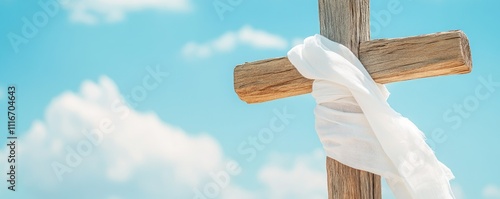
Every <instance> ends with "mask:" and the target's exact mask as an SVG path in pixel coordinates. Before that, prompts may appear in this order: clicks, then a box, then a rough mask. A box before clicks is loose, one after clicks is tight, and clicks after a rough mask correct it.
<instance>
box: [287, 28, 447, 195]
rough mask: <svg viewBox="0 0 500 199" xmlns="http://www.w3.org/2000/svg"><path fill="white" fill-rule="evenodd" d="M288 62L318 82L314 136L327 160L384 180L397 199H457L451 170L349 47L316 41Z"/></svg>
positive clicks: (308, 42) (308, 40) (290, 56)
mask: <svg viewBox="0 0 500 199" xmlns="http://www.w3.org/2000/svg"><path fill="white" fill-rule="evenodd" d="M288 59H289V60H290V61H291V63H292V64H293V65H294V66H295V67H296V68H297V70H298V71H299V72H300V73H301V74H302V75H303V76H304V77H306V78H309V79H313V80H314V83H313V91H312V95H313V97H314V98H315V100H316V103H317V106H316V108H315V116H316V131H317V134H318V136H319V138H320V140H321V143H322V144H323V147H324V149H325V152H326V154H327V156H329V157H331V158H333V159H336V160H337V161H339V162H341V163H343V164H345V165H348V166H350V167H353V168H356V169H361V170H365V171H369V172H372V173H375V174H378V175H381V176H382V177H384V178H386V180H387V182H388V184H389V186H390V187H391V190H392V191H393V193H394V195H395V196H396V197H397V198H398V199H431V198H439V199H452V198H454V196H453V193H452V191H451V188H450V184H449V180H451V179H453V178H454V177H453V174H452V172H451V171H450V169H448V168H447V167H446V166H445V165H444V164H442V163H441V162H440V161H439V160H438V159H437V158H436V156H435V155H434V152H433V151H432V149H431V148H430V147H429V146H428V145H427V144H426V143H425V137H424V134H423V133H422V131H420V130H419V129H418V128H417V127H416V126H415V125H414V124H413V123H412V122H411V121H410V120H408V119H407V118H405V117H403V116H401V115H400V114H399V113H397V112H396V111H394V110H393V109H392V108H391V107H390V106H389V104H388V103H387V98H388V96H389V92H388V91H387V89H386V88H385V86H383V85H381V84H377V83H376V82H375V81H373V79H372V78H371V76H370V75H369V74H368V72H367V71H366V69H365V68H364V66H363V65H362V64H361V62H360V61H359V59H358V58H357V57H356V56H355V55H354V54H353V53H352V52H351V51H350V50H349V49H348V48H347V47H345V46H343V45H341V44H339V43H336V42H333V41H330V40H328V39H327V38H325V37H323V36H321V35H314V36H311V37H308V38H306V39H305V40H304V43H303V44H300V45H297V46H295V47H294V48H292V49H291V50H290V51H289V52H288Z"/></svg>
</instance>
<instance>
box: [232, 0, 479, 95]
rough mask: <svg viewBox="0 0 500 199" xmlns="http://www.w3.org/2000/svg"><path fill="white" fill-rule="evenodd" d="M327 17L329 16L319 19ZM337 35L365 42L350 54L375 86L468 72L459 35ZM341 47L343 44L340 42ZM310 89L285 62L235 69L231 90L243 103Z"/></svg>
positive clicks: (466, 52)
mask: <svg viewBox="0 0 500 199" xmlns="http://www.w3.org/2000/svg"><path fill="white" fill-rule="evenodd" d="M342 2H343V1H342ZM345 2H349V1H345ZM359 3H361V2H359ZM325 12H327V11H321V10H320V13H325ZM336 13H337V15H338V14H339V12H336ZM325 15H328V14H323V16H325ZM329 15H332V14H331V13H330V14H329ZM342 20H346V21H351V20H352V19H342ZM363 20H366V19H363ZM355 21H362V20H355ZM345 23H359V22H345ZM338 24H339V22H335V23H331V25H328V24H327V23H326V22H325V23H323V22H322V24H321V27H322V29H323V28H325V29H327V30H329V29H328V28H332V27H343V26H342V25H340V26H339V25H338ZM340 24H342V23H340ZM340 29H341V28H340ZM361 29H362V28H361ZM332 30H333V29H332ZM339 31H340V33H339V35H347V36H348V37H352V38H363V39H362V41H363V42H361V43H360V44H359V51H358V50H353V52H359V58H360V60H361V62H362V63H363V65H364V66H365V67H366V69H367V70H368V72H369V73H370V75H371V76H372V78H373V79H374V80H375V81H376V82H378V83H383V84H386V83H391V82H398V81H404V80H410V79H417V78H425V77H434V76H442V75H451V74H464V73H469V72H470V71H471V69H472V61H471V53H470V47H469V42H468V39H467V36H466V35H465V34H464V33H463V32H462V31H449V32H442V33H435V34H429V35H421V36H415V37H407V38H396V39H379V40H372V41H365V40H366V38H369V36H367V33H364V34H361V35H358V36H355V35H357V34H360V33H355V32H353V30H350V29H341V30H339ZM322 35H324V34H323V32H322ZM324 36H325V35H324ZM340 37H341V36H339V39H340ZM335 39H336V38H334V39H332V40H334V41H335ZM342 42H346V41H341V42H339V43H342ZM346 46H348V47H350V48H356V47H357V46H358V45H356V43H355V42H354V43H352V42H350V43H349V44H348V45H346ZM311 85H312V81H311V80H309V79H306V78H304V77H302V75H300V73H299V72H298V71H297V70H296V69H295V67H294V66H293V65H292V64H291V63H290V61H288V59H287V58H286V57H281V58H274V59H267V60H263V61H256V62H250V63H245V64H242V65H239V66H237V67H236V68H235V69H234V88H235V90H236V93H237V94H238V96H239V97H240V98H241V99H242V100H243V101H245V102H247V103H259V102H265V101H270V100H274V99H280V98H284V97H290V96H295V95H300V94H306V93H309V92H311Z"/></svg>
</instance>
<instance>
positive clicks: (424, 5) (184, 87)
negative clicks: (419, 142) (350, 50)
mask: <svg viewBox="0 0 500 199" xmlns="http://www.w3.org/2000/svg"><path fill="white" fill-rule="evenodd" d="M392 1H393V2H397V3H399V4H400V5H399V8H400V11H398V12H390V9H388V8H389V6H388V5H390V2H391V1H389V0H377V1H375V0H374V1H372V2H371V15H372V17H371V24H372V38H393V37H405V36H413V35H419V34H428V33H433V32H440V31H448V30H455V29H460V30H463V31H464V32H465V33H466V34H467V36H468V37H469V40H470V45H471V49H472V56H473V64H474V68H473V71H472V73H470V74H467V75H456V76H446V77H437V78H427V79H420V80H412V81H407V82H400V83H393V84H390V85H388V88H389V90H390V91H391V93H392V94H391V97H390V98H389V103H390V104H391V106H392V107H393V108H394V109H395V110H397V111H398V112H400V113H401V114H403V115H404V116H406V117H408V118H409V119H411V120H412V121H413V122H414V123H415V124H417V126H419V128H420V129H421V130H423V131H424V132H425V133H426V135H427V137H428V141H429V142H430V144H432V146H433V147H434V149H435V152H436V155H437V156H438V158H439V159H440V160H441V161H442V162H444V163H445V164H446V165H447V166H448V167H450V168H451V170H452V171H453V172H454V174H455V176H456V179H455V180H453V181H452V186H453V188H454V190H455V192H456V195H457V198H470V199H476V198H484V199H492V198H500V172H499V171H498V168H499V167H500V159H499V158H498V157H500V145H498V143H499V141H500V135H499V133H500V132H499V130H498V129H500V121H499V120H500V117H499V116H498V112H499V111H500V103H499V100H500V86H499V85H498V84H500V83H496V84H495V83H484V82H500V68H499V67H498V63H496V61H495V60H496V58H497V57H498V56H497V55H498V54H499V53H500V50H498V48H497V46H498V45H500V42H499V41H498V38H497V35H498V34H497V32H498V31H500V23H498V22H496V19H499V18H500V13H498V12H497V10H496V8H498V6H500V2H498V1H494V0H484V1H470V0H455V1H452V0H420V1H417V0H413V1H411V0H399V1H398V0H392ZM40 2H41V4H44V5H45V4H46V5H52V6H53V7H51V6H49V9H48V10H47V9H44V6H40ZM230 2H233V4H230ZM51 3H53V4H51ZM214 3H216V4H218V5H221V6H224V5H225V6H227V7H226V8H227V9H228V10H227V11H225V12H223V13H220V12H219V13H218V12H217V10H216V9H215V8H214V6H213V5H214ZM0 5H1V6H0V21H1V23H0V24H1V25H0V33H1V35H3V39H0V60H1V65H0V67H1V73H0V89H1V92H0V104H4V106H3V107H2V108H1V109H2V110H3V111H6V109H7V106H6V105H5V104H6V103H7V99H6V95H7V93H6V92H7V91H6V88H7V87H8V86H10V85H16V87H17V92H16V94H17V115H18V119H17V133H18V136H19V150H20V151H19V163H18V170H17V171H18V184H17V188H18V190H17V191H16V192H11V191H8V190H7V189H6V187H7V184H6V182H5V181H3V183H0V184H2V188H0V194H1V195H2V196H3V195H6V198H40V197H41V196H44V197H45V196H46V197H49V196H50V197H51V198H70V197H71V198H90V197H92V198H104V199H108V198H109V199H116V198H124V199H125V198H144V197H147V198H195V196H196V193H197V192H196V190H197V189H198V190H201V192H203V189H205V188H206V187H207V186H208V187H210V186H212V185H213V184H214V183H216V182H215V181H214V180H213V177H211V174H212V175H216V176H217V174H220V173H221V172H223V173H227V174H228V176H230V177H229V179H230V182H227V183H223V184H222V185H217V187H218V192H217V194H215V197H218V198H224V199H226V198H235V197H238V198H247V199H254V198H273V199H274V198H297V199H299V198H306V197H307V198H311V197H312V198H325V196H326V192H325V190H326V186H325V184H324V181H325V179H324V178H325V171H324V155H323V154H322V149H321V144H320V142H319V140H318V138H317V136H316V134H315V131H314V115H313V108H314V106H315V104H314V100H313V99H312V97H311V96H310V95H303V96H297V97H292V98H287V99H281V100H276V101H271V102H266V103H262V104H253V105H248V104H245V103H244V102H242V101H241V100H239V99H238V97H237V96H236V94H235V93H234V90H233V76H232V75H233V68H234V66H235V65H237V64H241V63H243V62H246V61H253V60H259V59H264V58H270V57H278V56H284V55H285V54H286V52H287V51H288V50H289V49H290V48H291V47H292V46H293V45H294V44H296V43H297V42H299V41H301V40H302V39H303V38H305V37H307V36H310V35H313V34H316V33H318V32H319V23H318V13H317V12H318V11H317V2H316V1H292V2H290V1H284V0H274V1H245V0H241V1H223V0H220V1H219V0H217V1H212V0H210V1H191V0H149V1H138V0H134V1H128V2H127V3H123V2H119V1H104V0H97V1H90V0H78V1H76V0H75V1H71V0H69V1H64V2H63V3H61V4H59V3H56V2H55V1H52V0H41V1H38V2H37V3H35V2H28V1H16V0H0ZM54 6H55V7H54ZM55 8H58V9H55ZM381 13H389V16H390V18H383V17H379V16H382V14H381ZM44 16H46V18H44ZM386 16H387V15H386ZM26 21H27V22H26ZM32 23H33V27H34V28H35V29H29V27H28V28H26V27H27V26H30V25H26V24H32ZM23 27H24V29H23ZM28 29H29V30H28ZM23 31H24V33H23ZM26 33H27V34H26ZM12 35H17V36H18V37H23V38H24V39H25V40H23V41H24V43H19V44H15V43H14V44H13V43H12V42H11V38H12V37H13V36H12ZM16 49H17V50H16ZM159 74H160V75H159ZM145 79H146V80H145ZM486 85H490V86H489V87H487V86H486ZM477 90H480V91H479V94H478V92H477ZM123 98H125V99H123ZM127 103H128V104H129V105H128V106H127V105H125V104H127ZM457 107H462V108H457ZM458 109H463V110H464V113H459V112H458V111H457V110H458ZM284 113H286V114H289V115H291V116H290V117H289V118H285V119H283V117H282V116H281V115H283V114H284ZM275 120H277V121H279V122H281V124H282V126H283V128H280V129H278V130H276V129H274V130H272V132H273V134H272V135H274V136H273V137H272V138H269V139H267V140H266V143H260V144H261V146H260V147H253V145H251V144H250V143H251V142H252V139H254V137H256V136H258V135H259V132H261V131H265V130H266V129H271V126H270V122H271V121H275ZM109 121H111V126H112V127H113V128H111V130H110V132H108V133H104V132H103V131H102V130H101V131H100V134H99V133H98V134H88V132H92V129H97V128H100V125H101V123H103V122H104V123H107V124H108V126H109V125H110V124H109V123H110V122H109ZM105 126H106V125H105ZM0 128H1V129H6V121H5V120H1V122H0ZM82 131H83V132H84V133H82ZM85 132H87V135H101V136H96V137H93V138H94V139H96V140H97V141H96V140H94V141H96V142H95V144H94V143H91V141H92V140H91V139H89V138H88V137H87V136H85ZM438 135H439V136H438ZM97 138H99V139H97ZM0 140H1V141H2V143H5V142H6V136H0ZM81 143H83V144H85V143H91V144H92V145H86V146H88V148H90V149H91V151H90V152H88V154H87V153H85V154H80V156H82V158H81V161H79V162H78V161H77V162H73V163H74V164H72V165H73V166H74V167H73V166H69V167H68V168H69V169H71V171H68V172H66V173H64V174H62V175H59V177H61V178H58V175H57V172H55V171H54V169H53V165H54V163H61V164H67V160H66V157H67V156H68V154H72V153H71V150H78V147H81V146H82V144H81ZM4 147H5V145H3V146H2V147H1V150H0V154H1V155H2V157H6V153H7V152H8V151H7V150H6V149H5V148H4ZM242 149H243V150H242ZM4 159H5V160H4ZM235 162H236V163H238V165H239V167H237V168H239V169H234V164H232V163H235ZM6 163H7V162H6V158H2V161H0V166H1V167H2V168H5V167H6V166H7V164H6ZM228 164H229V165H230V166H229V168H233V169H228ZM230 170H231V171H233V170H235V172H233V173H235V174H234V175H232V174H229V172H230ZM3 178H7V176H6V175H3V177H2V179H3ZM383 191H384V198H392V196H391V195H390V191H389V190H388V189H387V188H385V187H384V190H383Z"/></svg>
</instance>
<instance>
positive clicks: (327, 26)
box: [319, 0, 382, 199]
mask: <svg viewBox="0 0 500 199" xmlns="http://www.w3.org/2000/svg"><path fill="white" fill-rule="evenodd" d="M369 16H370V1H369V0H319V21H320V23H319V24H320V32H321V35H323V36H325V37H326V38H328V39H330V40H332V41H336V42H338V43H341V44H343V45H345V46H346V47H348V48H349V49H351V51H352V52H353V53H354V54H355V55H356V56H358V54H360V53H358V52H360V51H358V50H359V49H361V48H360V44H361V42H364V41H368V40H370V18H369ZM326 171H327V183H328V198H329V199H354V198H356V199H381V198H382V191H381V189H380V188H378V189H377V187H380V183H381V182H380V177H379V176H378V175H375V174H372V173H369V172H366V171H361V170H357V169H354V168H350V167H348V166H346V165H343V164H342V163H340V162H338V161H336V160H334V159H331V158H329V157H327V160H326Z"/></svg>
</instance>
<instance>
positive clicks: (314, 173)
mask: <svg viewBox="0 0 500 199" xmlns="http://www.w3.org/2000/svg"><path fill="white" fill-rule="evenodd" d="M325 159H326V158H325V155H324V154H323V152H322V150H320V149H318V150H316V151H314V152H313V153H312V154H308V155H305V156H299V157H295V158H293V159H291V160H290V158H287V157H282V156H281V155H275V156H272V157H271V163H270V164H269V165H267V166H265V167H263V168H262V170H261V171H260V172H259V179H260V180H261V181H262V183H263V184H265V185H266V187H267V188H268V189H269V190H268V194H269V195H268V198H275V199H285V198H286V199H302V198H310V199H324V198H327V184H326V171H325Z"/></svg>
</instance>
